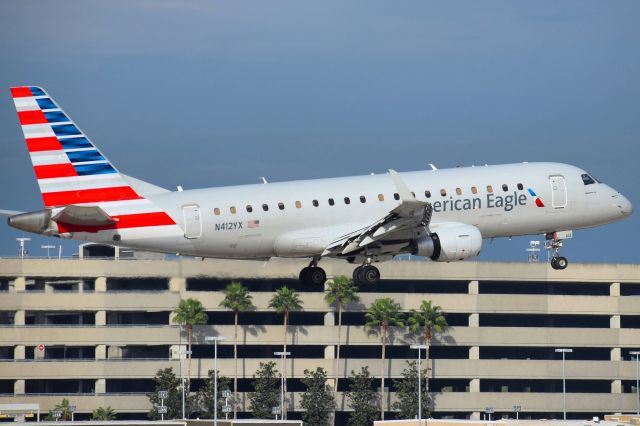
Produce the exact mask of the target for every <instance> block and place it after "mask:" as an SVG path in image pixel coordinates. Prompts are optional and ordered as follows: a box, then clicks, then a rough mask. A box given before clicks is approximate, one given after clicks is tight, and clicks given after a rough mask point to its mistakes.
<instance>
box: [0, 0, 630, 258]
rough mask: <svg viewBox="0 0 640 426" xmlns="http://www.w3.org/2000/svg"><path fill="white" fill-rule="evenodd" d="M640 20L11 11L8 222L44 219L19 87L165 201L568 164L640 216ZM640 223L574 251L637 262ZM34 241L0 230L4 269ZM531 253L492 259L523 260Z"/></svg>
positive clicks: (521, 248)
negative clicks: (33, 90) (274, 185)
mask: <svg viewBox="0 0 640 426" xmlns="http://www.w3.org/2000/svg"><path fill="white" fill-rule="evenodd" d="M638 22H640V2H637V1H616V2H602V1H575V2H574V1H562V2H557V1H537V2H511V1H486V2H475V1H466V2H457V1H447V2H425V1H406V2H379V1H352V2H344V1H332V0H330V1H322V2H301V1H269V2H264V1H235V0H234V1H210V2H203V1H172V0H171V1H170V0H154V1H138V2H128V1H111V2H98V1H91V2H86V1H73V2H71V1H56V2H39V1H30V0H27V1H22V0H21V1H11V0H8V1H4V2H2V5H1V13H0V38H1V39H2V40H3V42H2V43H0V58H2V59H1V63H0V65H1V66H0V135H2V136H1V141H2V142H1V143H2V146H3V148H2V153H3V155H2V156H0V174H1V175H0V176H1V179H0V194H1V195H0V200H1V203H0V208H6V209H17V210H36V209H39V208H41V207H42V205H41V200H40V195H39V193H38V189H37V185H36V181H35V178H34V176H33V171H32V168H31V165H30V162H29V159H28V155H27V152H26V149H25V146H24V142H23V138H22V134H21V132H20V128H19V124H18V120H17V118H16V114H15V111H14V109H13V104H12V102H11V97H10V93H9V90H8V88H9V87H10V86H12V85H22V84H37V85H42V86H43V87H44V88H45V89H46V90H47V91H48V92H49V93H50V94H51V95H52V96H53V98H54V99H55V100H56V101H57V102H58V103H59V104H60V105H61V106H62V107H63V108H64V109H65V111H66V112H67V113H68V114H69V115H70V116H71V117H72V118H73V119H74V120H75V121H76V122H77V123H78V124H79V126H80V127H82V129H83V130H84V131H85V132H86V133H87V134H88V135H89V136H90V137H91V138H92V140H93V142H94V143H96V144H97V145H98V146H99V147H100V148H101V149H102V150H103V151H104V152H105V154H106V155H107V156H108V157H109V158H110V160H111V161H112V162H113V163H114V164H115V165H116V166H117V167H118V168H119V169H120V170H122V171H123V172H125V173H128V174H130V175H133V176H136V177H139V178H141V179H144V180H147V181H150V182H153V183H156V184H158V185H162V186H166V187H175V186H176V185H182V186H183V187H185V188H196V187H206V186H219V185H228V184H242V183H253V182H256V181H257V179H258V177H259V176H267V177H268V178H269V179H270V180H272V181H278V180H291V179H304V178H318V177H330V176H336V175H341V176H344V175H352V174H366V173H370V172H383V171H385V170H387V169H388V168H394V169H397V170H419V169H424V168H426V167H427V164H428V163H435V164H436V165H437V166H439V167H441V168H443V167H454V166H456V165H470V164H485V163H489V164H495V163H507V162H520V161H560V162H567V163H571V164H575V165H578V166H580V167H583V168H585V169H587V170H589V171H591V172H592V173H593V174H594V175H596V176H597V177H599V178H600V179H602V180H603V181H605V182H606V183H608V184H610V185H611V186H613V187H615V188H616V189H618V190H620V191H621V192H622V193H624V194H625V195H626V196H627V197H628V198H629V199H630V200H631V201H632V202H633V203H634V204H635V205H636V207H638V206H640V190H639V189H638V180H639V179H638V178H639V177H640V172H638V168H637V165H636V163H637V161H638V157H639V154H640V148H639V144H638V142H639V141H640V117H639V113H640V83H639V80H638V76H640V43H638V40H640V25H638ZM639 217H640V216H639V214H638V213H636V214H634V215H633V216H632V217H631V218H629V219H627V220H625V221H623V222H619V223H616V224H613V225H609V226H606V227H603V228H599V229H594V230H584V231H578V232H576V233H575V238H574V239H573V240H571V241H570V242H568V243H567V244H566V247H565V250H564V254H565V255H566V256H568V257H569V259H570V260H572V261H585V262H638V261H639V260H640V255H639V254H638V252H637V249H636V245H637V241H640V219H639ZM19 236H21V233H19V232H17V231H15V230H12V229H10V228H8V227H7V226H6V225H0V255H14V254H15V253H16V252H17V249H16V247H17V245H16V243H15V238H16V237H19ZM529 239H530V238H524V239H513V240H512V241H508V240H503V241H495V242H493V243H487V245H486V248H485V250H484V252H483V254H482V255H481V259H503V260H524V259H526V252H525V248H526V246H527V245H528V240H529ZM55 242H56V243H57V241H55ZM46 243H47V241H46V239H34V241H33V242H32V243H31V253H32V254H34V255H38V254H42V253H43V252H44V251H43V250H42V249H40V245H41V244H46ZM76 244H77V243H67V245H66V246H65V253H66V254H70V253H71V252H72V251H74V248H75V247H76Z"/></svg>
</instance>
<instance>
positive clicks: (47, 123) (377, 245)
mask: <svg viewBox="0 0 640 426" xmlns="http://www.w3.org/2000/svg"><path fill="white" fill-rule="evenodd" d="M11 92H12V95H13V99H14V102H15V105H16V108H17V111H18V116H19V119H20V124H21V125H22V130H23V132H24V136H25V139H26V144H27V149H28V151H29V154H30V156H31V160H32V162H33V166H34V170H35V174H36V178H37V179H38V184H39V186H40V191H41V193H42V198H43V201H44V207H45V208H44V210H40V211H36V212H30V213H21V214H15V213H16V212H12V211H5V214H7V215H9V216H10V217H9V219H8V222H9V225H11V226H12V227H14V228H17V229H21V230H24V231H28V232H33V233H36V234H42V235H48V236H54V237H61V238H73V239H79V240H86V241H92V242H98V243H109V244H114V245H119V246H126V247H131V248H135V249H142V250H151V251H157V252H165V253H178V254H185V255H192V256H198V257H216V258H242V259H248V258H270V257H273V256H278V257H291V258H310V259H311V260H310V263H309V266H308V267H305V268H304V269H302V271H301V272H300V280H301V281H303V282H305V283H309V284H317V285H320V284H322V283H324V281H325V280H326V274H325V272H324V270H323V269H322V268H321V267H319V266H318V262H320V261H321V260H322V259H323V258H327V257H332V258H340V259H345V260H347V261H349V262H351V263H353V264H356V265H359V266H358V267H357V268H355V270H354V273H353V278H354V281H355V282H357V283H369V284H373V283H376V282H378V280H379V279H380V272H379V271H378V269H377V268H376V267H375V266H373V265H372V263H375V262H380V261H384V260H389V259H391V258H393V257H394V256H396V255H398V254H402V253H411V254H414V255H419V256H425V257H430V258H431V259H432V260H434V261H439V262H451V261H458V260H464V259H468V258H471V257H474V256H477V255H478V254H479V253H480V250H481V248H482V240H483V239H487V238H498V237H511V236H518V235H533V234H543V235H545V236H546V238H547V240H549V244H550V247H551V249H552V251H553V257H552V259H551V266H552V267H553V268H554V269H564V268H566V267H567V264H568V262H567V259H566V258H564V257H561V256H560V255H559V249H560V247H561V246H562V240H563V239H565V238H569V237H571V236H572V231H571V230H573V229H580V228H589V227H595V226H599V225H603V224H607V223H611V222H615V221H618V220H620V219H622V218H624V217H626V216H629V215H630V214H631V213H632V211H633V207H632V205H631V203H630V202H629V200H627V199H626V198H625V197H624V196H623V195H622V194H620V193H619V192H618V191H616V190H614V189H613V188H611V187H609V186H607V185H605V184H603V183H601V182H599V181H598V180H596V179H595V178H593V177H592V176H591V175H590V174H588V173H587V172H585V171H584V170H582V169H580V168H577V167H574V166H571V165H567V164H559V163H523V164H507V165H498V166H483V167H461V168H455V169H447V170H437V169H436V168H435V167H432V169H431V170H425V171H417V172H408V173H396V172H395V171H393V170H389V173H388V174H387V173H385V174H381V175H367V176H354V177H343V178H332V179H318V180H306V181H292V182H278V183H266V180H264V179H263V181H264V183H261V184H256V185H243V186H230V187H222V188H209V189H197V190H185V191H183V190H182V189H181V188H178V191H169V190H166V189H164V188H160V187H158V186H155V185H152V184H149V183H146V182H143V181H141V180H138V179H134V178H132V177H129V176H127V175H124V174H122V173H120V172H119V171H118V170H117V169H116V168H115V167H114V166H113V165H112V164H111V163H110V162H109V160H107V158H106V157H105V156H104V155H103V154H102V152H101V151H100V150H98V149H97V148H96V146H95V145H94V144H93V143H92V142H91V141H90V140H89V139H88V138H87V136H86V135H85V134H84V133H83V132H82V131H81V130H80V129H79V128H78V127H77V126H76V125H75V124H74V123H73V121H71V119H70V118H69V116H68V115H66V114H65V113H64V112H63V111H62V110H61V109H60V108H59V106H58V105H57V104H56V103H55V102H54V101H53V100H52V99H51V98H50V97H49V95H47V93H46V92H45V91H44V90H43V89H41V88H39V87H35V86H25V87H15V88H12V89H11Z"/></svg>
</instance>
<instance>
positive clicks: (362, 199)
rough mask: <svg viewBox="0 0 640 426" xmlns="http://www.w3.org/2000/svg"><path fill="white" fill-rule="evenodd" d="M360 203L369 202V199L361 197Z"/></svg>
mask: <svg viewBox="0 0 640 426" xmlns="http://www.w3.org/2000/svg"><path fill="white" fill-rule="evenodd" d="M360 202H361V203H366V202H367V198H366V197H365V196H364V195H361V196H360Z"/></svg>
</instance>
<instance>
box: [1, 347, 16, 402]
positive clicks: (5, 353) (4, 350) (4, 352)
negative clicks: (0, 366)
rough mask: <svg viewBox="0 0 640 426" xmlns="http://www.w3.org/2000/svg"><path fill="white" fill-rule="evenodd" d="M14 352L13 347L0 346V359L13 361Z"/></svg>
mask: <svg viewBox="0 0 640 426" xmlns="http://www.w3.org/2000/svg"><path fill="white" fill-rule="evenodd" d="M14 352H15V349H14V347H13V346H0V359H13V354H14ZM12 392H13V391H12Z"/></svg>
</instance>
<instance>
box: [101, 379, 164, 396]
mask: <svg viewBox="0 0 640 426" xmlns="http://www.w3.org/2000/svg"><path fill="white" fill-rule="evenodd" d="M106 390H107V393H149V392H153V391H155V384H154V381H153V379H140V378H137V379H107V380H106Z"/></svg>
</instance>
